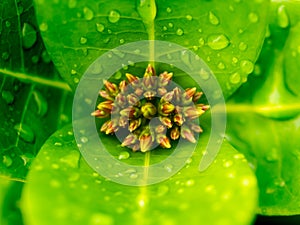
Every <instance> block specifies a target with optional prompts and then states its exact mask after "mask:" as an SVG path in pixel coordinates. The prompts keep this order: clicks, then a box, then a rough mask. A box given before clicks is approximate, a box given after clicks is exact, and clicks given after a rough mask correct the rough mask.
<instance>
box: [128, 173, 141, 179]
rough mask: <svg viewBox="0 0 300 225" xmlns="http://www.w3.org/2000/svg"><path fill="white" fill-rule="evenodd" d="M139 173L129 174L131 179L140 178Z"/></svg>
mask: <svg viewBox="0 0 300 225" xmlns="http://www.w3.org/2000/svg"><path fill="white" fill-rule="evenodd" d="M138 176H139V175H138V174H137V173H132V174H130V175H129V177H130V178H131V179H136V178H138Z"/></svg>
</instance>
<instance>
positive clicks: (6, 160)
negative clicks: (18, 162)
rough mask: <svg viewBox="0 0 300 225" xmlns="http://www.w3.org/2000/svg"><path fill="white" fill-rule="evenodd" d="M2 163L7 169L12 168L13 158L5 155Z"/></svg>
mask: <svg viewBox="0 0 300 225" xmlns="http://www.w3.org/2000/svg"><path fill="white" fill-rule="evenodd" d="M2 158H3V159H2V163H3V164H4V165H5V166H6V167H10V166H11V165H12V163H13V160H12V158H11V157H10V156H9V155H4V156H3V157H2Z"/></svg>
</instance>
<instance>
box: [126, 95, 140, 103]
mask: <svg viewBox="0 0 300 225" xmlns="http://www.w3.org/2000/svg"><path fill="white" fill-rule="evenodd" d="M127 100H128V103H129V105H135V106H139V105H140V104H141V103H140V99H139V97H138V96H136V95H135V94H129V95H127Z"/></svg>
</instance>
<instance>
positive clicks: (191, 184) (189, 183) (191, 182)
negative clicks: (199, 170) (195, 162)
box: [185, 179, 195, 187]
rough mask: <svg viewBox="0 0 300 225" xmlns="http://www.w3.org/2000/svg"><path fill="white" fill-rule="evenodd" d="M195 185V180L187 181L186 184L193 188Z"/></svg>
mask: <svg viewBox="0 0 300 225" xmlns="http://www.w3.org/2000/svg"><path fill="white" fill-rule="evenodd" d="M194 184H195V180H193V179H190V180H187V181H186V183H185V185H186V186H187V187H190V186H193V185H194Z"/></svg>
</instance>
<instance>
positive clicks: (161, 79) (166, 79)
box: [159, 72, 173, 87]
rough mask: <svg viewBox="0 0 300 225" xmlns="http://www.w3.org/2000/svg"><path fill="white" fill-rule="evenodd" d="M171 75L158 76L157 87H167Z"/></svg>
mask: <svg viewBox="0 0 300 225" xmlns="http://www.w3.org/2000/svg"><path fill="white" fill-rule="evenodd" d="M172 77H173V73H168V72H163V73H161V74H160V75H159V85H160V86H161V87H163V86H167V85H168V84H169V81H170V80H171V79H172Z"/></svg>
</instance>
